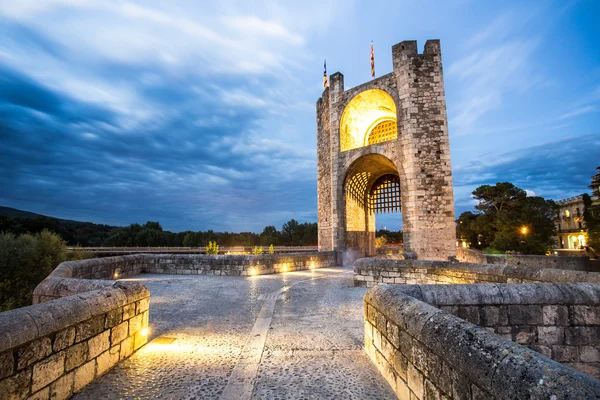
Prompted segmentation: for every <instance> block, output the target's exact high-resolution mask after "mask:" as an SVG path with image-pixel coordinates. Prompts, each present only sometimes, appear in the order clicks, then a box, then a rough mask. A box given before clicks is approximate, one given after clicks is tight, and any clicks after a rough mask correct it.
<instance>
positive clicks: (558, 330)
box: [537, 326, 565, 345]
mask: <svg viewBox="0 0 600 400" xmlns="http://www.w3.org/2000/svg"><path fill="white" fill-rule="evenodd" d="M537 330H538V343H539V344H542V345H553V344H563V343H564V341H565V339H564V337H565V330H564V328H562V327H560V326H538V328H537Z"/></svg>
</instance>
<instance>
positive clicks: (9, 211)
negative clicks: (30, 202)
mask: <svg viewBox="0 0 600 400" xmlns="http://www.w3.org/2000/svg"><path fill="white" fill-rule="evenodd" d="M0 216H3V217H8V218H39V217H45V215H42V214H36V213H33V212H29V211H23V210H17V209H16V208H10V207H4V206H0Z"/></svg>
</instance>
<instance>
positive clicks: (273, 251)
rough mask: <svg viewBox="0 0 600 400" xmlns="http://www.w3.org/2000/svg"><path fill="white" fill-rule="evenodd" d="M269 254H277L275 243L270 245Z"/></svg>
mask: <svg viewBox="0 0 600 400" xmlns="http://www.w3.org/2000/svg"><path fill="white" fill-rule="evenodd" d="M269 254H275V247H273V245H270V246H269Z"/></svg>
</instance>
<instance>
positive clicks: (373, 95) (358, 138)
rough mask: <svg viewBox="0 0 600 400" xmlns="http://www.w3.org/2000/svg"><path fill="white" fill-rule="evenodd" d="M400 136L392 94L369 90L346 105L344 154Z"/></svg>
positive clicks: (342, 129)
mask: <svg viewBox="0 0 600 400" xmlns="http://www.w3.org/2000/svg"><path fill="white" fill-rule="evenodd" d="M371 136H373V138H371ZM397 137H398V128H397V122H396V104H395V103H394V99H393V98H392V96H390V95H389V94H388V93H386V92H384V91H383V90H380V89H370V90H365V91H364V92H361V93H359V94H357V95H356V96H354V98H353V99H352V100H350V102H349V103H348V105H346V108H345V109H344V113H343V114H342V118H341V120H340V150H341V151H347V150H352V149H356V148H359V147H364V146H367V145H370V144H375V143H380V142H382V141H387V140H393V139H396V138H397Z"/></svg>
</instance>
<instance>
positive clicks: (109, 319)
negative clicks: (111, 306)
mask: <svg viewBox="0 0 600 400" xmlns="http://www.w3.org/2000/svg"><path fill="white" fill-rule="evenodd" d="M121 321H123V308H117V309H115V310H111V311H109V312H107V313H106V320H105V321H104V329H110V328H112V327H113V326H115V325H119V324H120V323H121Z"/></svg>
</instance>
